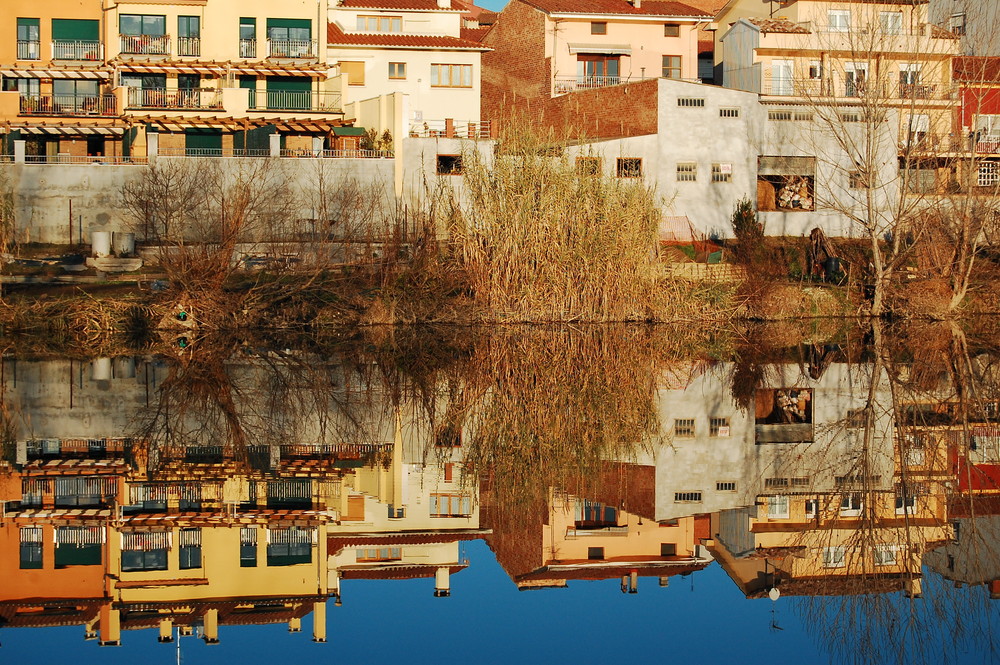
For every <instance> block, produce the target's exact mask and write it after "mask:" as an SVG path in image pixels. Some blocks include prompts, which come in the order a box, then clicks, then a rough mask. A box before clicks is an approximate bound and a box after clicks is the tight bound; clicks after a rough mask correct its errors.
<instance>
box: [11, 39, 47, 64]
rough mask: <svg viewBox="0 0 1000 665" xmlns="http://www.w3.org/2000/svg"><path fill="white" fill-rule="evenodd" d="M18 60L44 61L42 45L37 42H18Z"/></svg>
mask: <svg viewBox="0 0 1000 665" xmlns="http://www.w3.org/2000/svg"><path fill="white" fill-rule="evenodd" d="M17 59H18V60H41V59H42V44H41V42H37V41H23V40H20V39H19V40H17Z"/></svg>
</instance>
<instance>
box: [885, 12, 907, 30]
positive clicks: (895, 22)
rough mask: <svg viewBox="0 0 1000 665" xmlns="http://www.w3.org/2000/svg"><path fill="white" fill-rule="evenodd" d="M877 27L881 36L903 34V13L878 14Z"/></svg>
mask: <svg viewBox="0 0 1000 665" xmlns="http://www.w3.org/2000/svg"><path fill="white" fill-rule="evenodd" d="M879 25H880V26H881V27H882V34H883V35H898V34H900V33H901V32H903V12H879Z"/></svg>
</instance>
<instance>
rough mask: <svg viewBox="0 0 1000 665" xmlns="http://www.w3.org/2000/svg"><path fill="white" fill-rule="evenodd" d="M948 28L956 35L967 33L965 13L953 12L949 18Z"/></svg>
mask: <svg viewBox="0 0 1000 665" xmlns="http://www.w3.org/2000/svg"><path fill="white" fill-rule="evenodd" d="M948 29H949V30H951V31H952V32H953V33H955V34H956V35H964V34H965V14H964V13H963V14H952V15H951V18H949V19H948Z"/></svg>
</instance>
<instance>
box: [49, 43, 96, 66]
mask: <svg viewBox="0 0 1000 665" xmlns="http://www.w3.org/2000/svg"><path fill="white" fill-rule="evenodd" d="M52 59H53V60H93V61H100V60H104V44H102V43H101V42H99V41H81V40H78V39H54V40H52Z"/></svg>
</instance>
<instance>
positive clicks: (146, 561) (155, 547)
mask: <svg viewBox="0 0 1000 665" xmlns="http://www.w3.org/2000/svg"><path fill="white" fill-rule="evenodd" d="M170 541H171V533H170V531H164V530H160V531H122V532H121V542H122V553H121V566H122V570H166V569H167V552H169V551H170Z"/></svg>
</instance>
